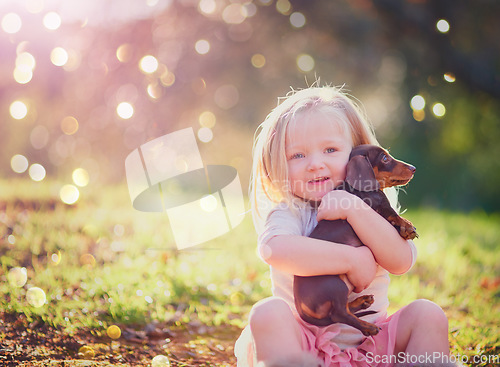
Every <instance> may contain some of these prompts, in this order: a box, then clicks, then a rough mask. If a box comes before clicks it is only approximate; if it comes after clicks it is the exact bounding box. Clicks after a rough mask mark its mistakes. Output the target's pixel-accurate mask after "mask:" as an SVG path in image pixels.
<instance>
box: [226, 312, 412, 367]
mask: <svg viewBox="0 0 500 367" xmlns="http://www.w3.org/2000/svg"><path fill="white" fill-rule="evenodd" d="M403 309H404V307H403V308H402V309H400V310H399V311H397V312H396V313H394V314H393V315H391V316H389V317H382V318H380V319H379V320H377V321H376V322H375V324H376V325H377V326H378V327H380V329H381V330H380V332H379V333H378V334H377V335H375V336H369V337H366V338H365V339H364V340H363V342H362V343H361V344H360V345H359V346H358V347H353V348H347V349H343V350H342V349H340V348H339V347H338V346H337V345H336V344H335V343H333V342H332V341H331V340H332V339H333V338H334V337H335V336H336V335H337V334H338V333H339V332H340V331H338V332H335V331H332V328H329V329H328V331H325V330H326V329H325V328H319V327H315V326H312V325H309V324H307V325H306V324H305V323H303V321H302V320H300V319H299V323H300V325H301V329H302V345H303V347H304V350H305V351H307V352H310V353H312V354H313V355H316V356H317V357H318V358H319V359H321V360H323V361H324V363H325V366H326V367H375V366H377V367H387V366H391V365H392V363H391V362H392V361H393V359H394V358H391V356H393V354H394V348H395V345H396V333H397V327H398V321H399V316H400V315H401V311H402V310H403ZM333 330H335V328H333ZM235 355H236V357H237V359H238V367H255V366H256V359H255V353H254V351H253V343H252V336H251V333H250V328H249V327H248V326H247V327H246V328H245V329H244V330H243V332H242V333H241V336H240V338H239V339H238V341H237V342H236V345H235Z"/></svg>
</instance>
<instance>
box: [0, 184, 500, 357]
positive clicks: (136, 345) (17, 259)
mask: <svg viewBox="0 0 500 367" xmlns="http://www.w3.org/2000/svg"><path fill="white" fill-rule="evenodd" d="M60 186H62V185H60V184H58V183H51V182H44V183H34V182H30V181H10V182H7V181H0V260H1V268H0V293H1V294H2V295H3V296H2V297H1V299H0V313H1V315H2V320H3V321H2V323H1V324H0V357H1V358H3V359H4V360H5V361H11V360H12V358H14V357H13V356H20V355H22V358H24V359H23V360H24V362H23V363H25V364H24V365H37V364H36V363H39V362H40V363H43V362H41V361H43V360H49V359H50V360H52V361H53V362H52V363H53V364H54V365H57V364H56V363H58V361H59V362H61V363H63V364H60V365H65V366H72V365H96V366H97V365H111V364H112V365H149V364H150V363H151V361H152V358H153V357H154V356H155V355H158V354H163V355H166V356H168V357H169V358H170V361H171V364H172V365H173V366H189V365H205V366H210V365H213V366H215V365H218V366H220V365H232V364H234V358H233V357H232V345H233V343H234V340H235V339H236V337H237V336H238V332H239V330H240V329H241V327H243V326H244V325H245V323H246V318H247V315H248V311H249V310H250V307H251V305H252V304H253V303H255V302H256V301H257V300H259V299H261V298H264V297H266V296H268V295H269V294H270V290H269V288H270V282H269V274H268V269H267V267H266V265H265V264H263V263H262V262H261V261H260V260H259V259H258V258H257V257H256V255H255V243H256V237H255V234H254V230H253V227H252V223H251V220H250V216H249V215H247V217H246V219H245V220H244V221H243V223H242V224H241V225H239V226H238V227H237V228H236V229H234V230H233V231H232V232H230V233H228V234H226V235H224V236H221V237H219V238H218V239H216V240H213V241H210V242H208V243H206V244H204V245H202V246H200V247H196V248H193V249H188V250H184V251H177V250H176V248H175V243H174V241H173V238H172V234H171V231H170V227H169V223H168V220H167V218H166V216H165V215H161V214H152V213H141V212H137V211H135V210H134V209H133V208H132V206H131V204H130V200H129V196H128V192H127V188H126V187H125V186H117V187H106V188H103V189H100V190H95V188H90V187H88V188H84V189H82V190H81V197H80V200H79V201H78V202H77V203H76V204H75V205H72V206H68V205H66V204H63V203H62V202H61V201H60V200H59V198H58V192H59V188H60ZM405 216H406V217H407V218H408V219H410V220H412V221H413V223H414V224H415V225H416V226H417V229H418V232H419V234H420V239H419V240H417V242H416V244H417V247H418V250H419V259H418V261H417V263H416V265H415V267H414V268H413V269H412V270H411V272H410V273H408V274H405V275H403V276H400V277H393V280H392V284H391V288H390V299H391V310H390V311H394V310H396V309H398V308H400V307H401V306H403V305H405V304H407V303H409V302H411V301H412V300H414V299H417V298H428V299H430V300H432V301H434V302H436V303H438V304H439V305H441V306H442V307H443V309H444V310H445V312H446V314H447V315H448V317H449V320H450V343H451V349H452V354H454V355H458V354H459V355H461V356H468V357H470V358H472V357H473V356H483V357H482V359H481V360H477V362H481V363H469V364H471V365H488V363H486V362H485V361H486V359H487V358H488V356H491V357H490V361H491V358H494V357H496V358H497V359H496V360H495V361H496V362H498V354H499V353H500V341H499V325H498V315H499V313H500V302H499V297H500V288H499V285H500V263H499V261H498V259H500V247H499V246H498V242H499V240H500V225H499V224H500V217H499V216H498V215H486V214H484V213H479V212H478V213H470V214H457V213H447V212H442V211H435V210H430V209H419V210H410V211H408V213H406V214H405ZM16 268H21V269H22V268H25V269H26V279H27V281H26V284H24V283H23V282H22V281H23V273H24V270H21V269H16ZM13 269H16V270H13ZM16 272H17V273H16ZM16 281H19V283H18V284H17V286H16ZM21 283H23V284H22V285H21ZM19 285H21V286H19ZM33 287H38V288H40V289H41V290H42V291H43V293H44V294H45V296H46V301H45V302H43V298H42V302H41V303H42V305H41V306H40V307H35V306H34V305H36V302H37V298H36V296H37V295H42V293H41V291H38V292H39V293H36V291H33V289H34V288H33ZM30 288H31V290H30V291H29V289H30ZM33 295H34V298H30V297H33ZM30 301H31V303H30ZM113 325H114V326H113ZM23 333H24V338H25V339H26V341H27V343H28V344H31V345H32V347H33V348H32V349H29V350H23V351H19V350H18V349H16V348H17V346H16V347H15V348H14V347H13V346H12V344H13V343H15V341H13V340H12V339H13V338H14V336H17V337H21V338H22V337H23ZM118 334H119V335H118ZM36 345H38V347H37V348H35V346H36ZM44 345H45V349H44V350H42V351H41V350H40V348H41V346H44ZM82 347H87V348H89V349H85V348H83V349H82ZM12 348H14V349H12ZM51 349H52V351H51ZM9 358H10V359H9ZM463 358H464V359H465V358H466V357H463ZM476 358H477V357H476ZM19 360H21V359H19ZM19 360H18V361H17V362H19ZM469 362H472V360H470V361H469ZM483 362H484V363H483ZM0 363H1V360H0ZM9 363H10V362H9ZM19 363H20V362H19ZM82 363H84V364H82ZM12 365H15V364H12ZM491 365H494V364H491Z"/></svg>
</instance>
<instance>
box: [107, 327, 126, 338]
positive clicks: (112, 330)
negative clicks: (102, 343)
mask: <svg viewBox="0 0 500 367" xmlns="http://www.w3.org/2000/svg"><path fill="white" fill-rule="evenodd" d="M106 334H108V336H109V337H110V338H111V339H119V338H120V336H121V335H122V331H121V330H120V328H119V327H118V326H116V325H111V326H109V327H108V329H107V330H106Z"/></svg>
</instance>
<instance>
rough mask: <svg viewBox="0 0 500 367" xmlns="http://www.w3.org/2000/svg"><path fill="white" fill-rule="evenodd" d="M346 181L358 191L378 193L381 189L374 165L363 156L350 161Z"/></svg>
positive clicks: (357, 156)
mask: <svg viewBox="0 0 500 367" xmlns="http://www.w3.org/2000/svg"><path fill="white" fill-rule="evenodd" d="M345 180H346V181H347V183H348V184H349V185H350V186H351V187H352V188H354V189H356V190H358V191H377V190H378V189H380V185H379V183H378V181H377V180H376V179H375V172H373V168H372V165H371V164H370V162H369V161H368V159H367V158H366V157H365V156H362V155H356V156H354V157H352V158H351V159H350V160H349V162H348V163H347V173H346V178H345Z"/></svg>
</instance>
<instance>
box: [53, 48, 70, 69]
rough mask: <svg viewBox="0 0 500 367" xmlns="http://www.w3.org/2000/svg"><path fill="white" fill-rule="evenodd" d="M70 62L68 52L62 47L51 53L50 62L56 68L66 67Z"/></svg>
mask: <svg viewBox="0 0 500 367" xmlns="http://www.w3.org/2000/svg"><path fill="white" fill-rule="evenodd" d="M68 60H69V55H68V51H66V50H65V49H64V48H62V47H56V48H54V49H53V50H52V52H51V53H50V61H52V63H53V64H54V65H55V66H64V65H65V64H66V63H67V62H68Z"/></svg>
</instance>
